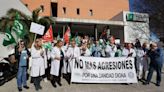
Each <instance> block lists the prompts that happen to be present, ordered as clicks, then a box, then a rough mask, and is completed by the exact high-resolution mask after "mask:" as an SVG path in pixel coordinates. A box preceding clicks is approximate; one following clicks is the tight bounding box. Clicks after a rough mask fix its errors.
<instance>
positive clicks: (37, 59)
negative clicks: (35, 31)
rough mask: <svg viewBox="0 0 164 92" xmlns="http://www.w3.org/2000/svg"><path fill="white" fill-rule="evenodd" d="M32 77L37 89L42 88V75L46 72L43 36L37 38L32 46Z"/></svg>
mask: <svg viewBox="0 0 164 92" xmlns="http://www.w3.org/2000/svg"><path fill="white" fill-rule="evenodd" d="M31 57H32V62H31V77H32V79H33V83H34V86H35V89H36V91H38V90H39V89H42V87H41V86H40V82H41V80H42V76H43V75H44V74H45V62H44V51H43V49H42V40H41V38H40V39H39V38H38V39H36V40H35V43H34V46H33V47H32V48H31Z"/></svg>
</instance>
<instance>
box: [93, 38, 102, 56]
mask: <svg viewBox="0 0 164 92" xmlns="http://www.w3.org/2000/svg"><path fill="white" fill-rule="evenodd" d="M101 52H102V48H101V46H100V45H99V41H98V40H96V41H95V44H94V46H92V56H94V57H101V56H102V53H101Z"/></svg>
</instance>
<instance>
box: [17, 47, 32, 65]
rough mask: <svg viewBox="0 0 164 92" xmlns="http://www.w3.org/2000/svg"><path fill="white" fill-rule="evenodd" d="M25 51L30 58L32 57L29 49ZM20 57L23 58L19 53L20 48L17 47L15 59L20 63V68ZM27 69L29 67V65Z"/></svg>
mask: <svg viewBox="0 0 164 92" xmlns="http://www.w3.org/2000/svg"><path fill="white" fill-rule="evenodd" d="M25 50H26V51H27V55H28V57H30V56H31V53H30V51H29V50H28V49H27V48H25ZM20 56H21V53H20V52H19V51H18V46H16V47H15V58H16V60H17V62H18V67H19V61H20ZM27 61H29V60H27ZM27 63H28V62H27ZM27 67H28V64H27Z"/></svg>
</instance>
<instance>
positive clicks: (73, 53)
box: [66, 40, 80, 84]
mask: <svg viewBox="0 0 164 92" xmlns="http://www.w3.org/2000/svg"><path fill="white" fill-rule="evenodd" d="M66 56H67V58H68V67H67V73H68V76H67V77H68V78H67V79H68V80H67V81H68V83H69V84H70V80H71V72H72V67H73V62H75V60H76V59H77V58H78V57H79V56H80V48H79V47H77V46H76V42H75V40H72V41H71V47H69V48H68V50H67V52H66Z"/></svg>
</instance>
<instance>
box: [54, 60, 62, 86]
mask: <svg viewBox="0 0 164 92" xmlns="http://www.w3.org/2000/svg"><path fill="white" fill-rule="evenodd" d="M62 67H63V60H61V61H60V67H59V76H55V75H52V77H53V78H52V80H51V83H52V84H54V85H55V83H56V82H57V83H58V84H61V76H62Z"/></svg>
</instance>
